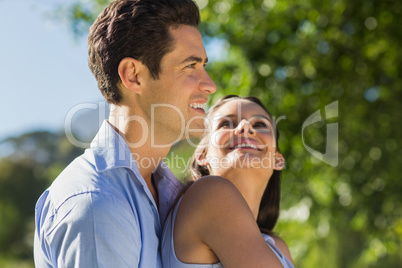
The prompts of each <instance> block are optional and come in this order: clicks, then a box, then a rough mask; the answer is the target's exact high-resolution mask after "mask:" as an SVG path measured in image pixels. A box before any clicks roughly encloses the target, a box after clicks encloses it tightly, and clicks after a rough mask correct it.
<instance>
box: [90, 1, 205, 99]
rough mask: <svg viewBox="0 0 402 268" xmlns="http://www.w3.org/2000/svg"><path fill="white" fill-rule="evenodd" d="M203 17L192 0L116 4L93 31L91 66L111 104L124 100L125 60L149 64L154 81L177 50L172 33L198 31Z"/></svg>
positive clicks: (109, 8)
mask: <svg viewBox="0 0 402 268" xmlns="http://www.w3.org/2000/svg"><path fill="white" fill-rule="evenodd" d="M199 21H200V13H199V10H198V7H197V5H196V4H195V3H194V2H193V1H192V0H116V1H113V2H111V3H110V4H109V5H108V6H107V7H106V8H105V9H104V10H103V12H102V13H101V14H100V15H99V16H98V18H97V19H96V20H95V22H94V23H93V25H92V26H91V28H90V30H89V35H88V56H89V57H88V65H89V68H90V69H91V71H92V73H93V74H94V76H95V78H96V80H97V81H98V87H99V89H100V91H101V92H102V94H103V96H104V97H105V99H106V100H107V101H108V102H109V103H113V104H118V103H119V102H120V100H121V94H120V93H119V90H118V87H117V84H118V82H119V80H120V77H119V74H118V66H119V63H120V61H121V60H122V59H123V58H125V57H131V58H134V59H136V60H139V61H141V62H142V63H143V64H145V65H146V66H147V67H148V69H149V71H150V74H151V76H152V78H153V79H158V78H159V73H160V62H161V60H162V58H163V56H164V55H166V54H167V53H169V52H171V51H172V50H173V48H174V39H173V37H172V35H171V34H170V32H169V30H170V29H176V28H178V27H179V26H181V25H188V26H194V27H198V24H199Z"/></svg>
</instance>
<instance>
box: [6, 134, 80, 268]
mask: <svg viewBox="0 0 402 268" xmlns="http://www.w3.org/2000/svg"><path fill="white" fill-rule="evenodd" d="M0 152H1V156H0V252H1V253H0V266H1V267H31V266H32V263H33V262H32V242H33V235H34V225H35V224H34V213H35V204H36V201H37V199H38V198H39V196H40V195H41V194H42V193H43V191H44V190H45V189H46V188H47V187H48V186H49V184H50V183H51V182H52V181H53V179H54V178H56V176H57V175H58V174H59V173H60V172H61V170H62V169H63V168H64V167H66V165H67V164H68V163H69V162H71V161H72V160H73V159H74V158H75V157H76V156H77V155H79V154H81V153H82V149H80V148H76V147H74V146H73V145H71V143H70V142H69V141H68V140H67V138H66V137H65V136H64V134H55V133H51V132H45V131H38V132H31V133H26V134H23V135H21V136H18V137H11V138H8V139H6V140H4V141H1V142H0ZM17 260H18V261H17ZM24 261H25V262H24Z"/></svg>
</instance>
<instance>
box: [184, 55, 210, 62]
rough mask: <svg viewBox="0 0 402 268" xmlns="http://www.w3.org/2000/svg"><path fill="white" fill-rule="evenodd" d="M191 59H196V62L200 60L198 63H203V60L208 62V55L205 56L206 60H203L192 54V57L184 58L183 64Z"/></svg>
mask: <svg viewBox="0 0 402 268" xmlns="http://www.w3.org/2000/svg"><path fill="white" fill-rule="evenodd" d="M190 61H195V62H198V63H202V62H204V63H207V62H208V57H207V58H205V60H203V59H202V58H200V57H197V56H190V57H188V58H186V59H184V60H183V61H182V62H181V63H182V64H183V63H186V62H190Z"/></svg>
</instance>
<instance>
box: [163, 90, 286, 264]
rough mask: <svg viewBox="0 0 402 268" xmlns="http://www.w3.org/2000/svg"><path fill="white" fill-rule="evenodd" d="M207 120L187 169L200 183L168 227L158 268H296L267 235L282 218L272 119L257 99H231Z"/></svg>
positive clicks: (279, 165) (282, 246)
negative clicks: (191, 161)
mask: <svg viewBox="0 0 402 268" xmlns="http://www.w3.org/2000/svg"><path fill="white" fill-rule="evenodd" d="M206 120H207V123H208V127H207V129H208V131H206V133H205V134H204V137H203V138H202V140H201V142H200V145H198V147H197V149H196V152H195V154H194V156H193V163H192V175H193V177H194V178H195V179H197V178H200V177H202V178H201V179H198V180H197V181H196V182H195V183H193V184H192V185H191V187H189V188H188V190H187V191H186V192H185V194H184V195H183V196H182V197H181V198H180V200H179V201H178V202H177V204H176V205H175V207H174V208H173V210H172V211H171V213H170V215H169V217H168V219H167V221H166V223H165V227H164V230H163V238H162V261H163V266H164V267H183V268H184V267H222V266H224V267H226V268H227V267H253V268H258V267H293V264H292V262H291V257H290V253H289V250H288V248H287V246H286V244H285V243H284V242H283V241H282V240H281V239H280V238H278V237H276V236H269V235H268V234H271V235H272V230H273V228H274V226H275V224H276V221H277V219H278V216H279V199H280V193H279V185H280V181H279V178H280V170H282V168H283V165H284V160H283V157H282V155H281V153H280V152H279V149H278V146H277V139H278V132H277V130H276V128H275V125H274V121H273V119H272V117H271V115H270V114H269V112H268V111H267V110H266V109H265V107H264V106H263V104H262V103H261V102H260V100H259V99H257V98H255V97H245V98H242V97H239V96H236V95H229V96H226V97H224V98H222V99H221V100H219V101H218V102H217V103H216V104H215V105H214V106H213V107H211V109H210V110H209V111H208V113H207V115H206ZM268 182H269V183H268ZM257 223H258V224H257ZM261 231H262V232H264V233H265V234H263V235H261Z"/></svg>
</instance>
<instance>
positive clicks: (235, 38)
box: [62, 0, 402, 267]
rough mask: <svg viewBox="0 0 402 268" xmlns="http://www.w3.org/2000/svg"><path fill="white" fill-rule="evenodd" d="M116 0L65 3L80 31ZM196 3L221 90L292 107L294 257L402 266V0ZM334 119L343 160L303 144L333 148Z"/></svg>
mask: <svg viewBox="0 0 402 268" xmlns="http://www.w3.org/2000/svg"><path fill="white" fill-rule="evenodd" d="M108 2H109V1H105V0H92V1H89V4H88V3H86V4H82V3H75V4H73V5H72V6H69V7H66V8H64V9H63V10H62V13H63V14H64V15H65V16H67V17H68V18H69V19H70V21H71V23H72V29H73V31H74V32H75V33H76V34H78V35H79V34H80V33H85V32H87V29H88V26H89V25H90V24H91V23H92V22H93V20H94V18H95V17H96V15H97V14H98V13H99V11H100V10H101V9H102V8H103V7H104V6H105V5H106V4H107V3H108ZM196 2H197V3H198V5H199V7H200V9H201V18H202V21H203V22H202V25H201V32H202V34H203V37H204V40H205V42H206V45H207V50H208V51H207V52H208V53H210V52H212V54H213V52H217V54H219V55H220V56H219V57H216V58H212V62H211V64H209V73H210V74H211V76H212V78H213V79H214V81H215V82H216V84H217V87H218V90H217V93H215V94H214V96H213V98H212V101H214V100H216V99H218V98H219V97H221V96H223V95H225V94H229V93H230V94H233V93H237V94H241V95H256V96H258V97H260V98H261V99H262V100H263V102H264V103H265V104H266V106H267V107H268V109H269V110H271V111H272V113H273V114H276V115H277V117H278V118H279V116H286V119H283V120H282V121H280V122H279V123H278V127H279V129H280V131H281V141H280V146H281V150H282V151H283V153H284V155H285V157H286V159H287V168H286V170H285V172H284V176H283V183H282V189H283V190H282V194H283V198H282V199H283V200H282V216H281V219H280V223H279V225H278V227H277V231H278V232H279V233H281V234H282V236H283V237H284V239H285V240H286V241H287V242H288V244H289V246H290V250H291V252H292V254H293V256H294V258H295V262H296V266H297V267H321V266H322V265H323V264H324V263H325V265H326V266H328V267H397V266H399V265H400V263H402V246H401V245H402V209H401V208H402V198H401V192H402V181H401V180H400V179H399V173H400V163H402V148H401V144H400V143H401V141H400V138H399V137H401V135H402V124H400V122H401V120H402V112H401V108H400V101H401V100H402V89H401V85H402V78H401V77H402V76H401V74H402V66H401V64H402V50H401V49H400V48H401V43H402V31H400V25H402V16H401V15H402V14H401V13H402V3H401V2H400V1H392V0H390V1H379V0H364V1H363V0H357V1H346V0H335V1H316V0H304V1H299V0H290V1H279V0H254V1H248V0H198V1H196ZM210 54H211V53H210ZM334 102H337V105H338V106H337V109H336V112H337V113H336V114H337V116H336V117H335V118H332V119H330V118H329V119H328V120H323V121H321V122H316V123H315V124H312V125H309V126H308V127H306V128H305V129H303V123H304V122H305V121H306V120H307V119H308V118H309V116H310V115H312V114H313V113H314V112H315V111H317V110H321V111H322V116H323V118H324V119H325V118H326V115H328V114H326V113H325V112H324V108H325V106H327V105H329V104H331V103H334ZM327 117H328V116H327ZM329 123H338V129H339V138H338V145H337V144H336V143H332V144H330V146H333V149H337V156H338V164H336V165H335V166H331V165H328V164H326V163H324V162H322V161H319V160H317V159H316V158H315V157H313V156H312V155H311V154H310V153H309V151H308V150H306V146H305V145H306V144H307V145H308V146H310V147H312V148H314V149H315V150H317V151H321V152H322V153H324V152H325V148H326V145H327V144H326V138H327V137H328V135H329V134H330V133H327V124H329ZM303 133H304V138H305V140H304V143H303V139H302V134H303ZM180 148H181V147H180ZM180 150H182V149H180ZM184 151H185V150H184ZM184 154H187V155H188V152H186V153H184Z"/></svg>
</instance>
